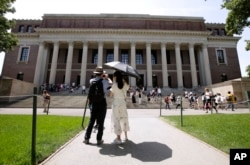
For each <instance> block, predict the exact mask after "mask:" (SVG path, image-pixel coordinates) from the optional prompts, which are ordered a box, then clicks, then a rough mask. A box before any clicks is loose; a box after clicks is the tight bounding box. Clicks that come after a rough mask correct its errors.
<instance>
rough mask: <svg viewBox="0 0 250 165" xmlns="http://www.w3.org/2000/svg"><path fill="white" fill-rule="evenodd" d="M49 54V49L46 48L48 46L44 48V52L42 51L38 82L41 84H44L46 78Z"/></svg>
mask: <svg viewBox="0 0 250 165" xmlns="http://www.w3.org/2000/svg"><path fill="white" fill-rule="evenodd" d="M49 54H50V49H49V48H48V46H46V45H45V47H44V51H43V59H42V60H43V61H42V69H41V75H42V77H40V82H41V83H45V82H46V81H45V80H46V77H47V74H48V72H47V68H48V63H49V58H48V56H49Z"/></svg>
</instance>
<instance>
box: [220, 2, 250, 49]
mask: <svg viewBox="0 0 250 165" xmlns="http://www.w3.org/2000/svg"><path fill="white" fill-rule="evenodd" d="M222 8H225V9H227V10H229V13H228V16H227V19H226V31H227V33H228V34H239V35H240V34H242V32H243V30H244V28H246V27H247V28H249V27H250V1H249V0H223V4H222ZM246 43H247V46H246V50H250V41H246Z"/></svg>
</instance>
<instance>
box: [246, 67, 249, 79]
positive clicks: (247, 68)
mask: <svg viewBox="0 0 250 165" xmlns="http://www.w3.org/2000/svg"><path fill="white" fill-rule="evenodd" d="M246 72H247V74H248V77H250V65H248V66H247V67H246Z"/></svg>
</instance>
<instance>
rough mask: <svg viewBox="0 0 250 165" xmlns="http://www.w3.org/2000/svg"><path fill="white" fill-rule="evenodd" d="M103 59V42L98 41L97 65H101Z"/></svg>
mask: <svg viewBox="0 0 250 165" xmlns="http://www.w3.org/2000/svg"><path fill="white" fill-rule="evenodd" d="M102 61H103V42H99V43H98V62H97V66H102Z"/></svg>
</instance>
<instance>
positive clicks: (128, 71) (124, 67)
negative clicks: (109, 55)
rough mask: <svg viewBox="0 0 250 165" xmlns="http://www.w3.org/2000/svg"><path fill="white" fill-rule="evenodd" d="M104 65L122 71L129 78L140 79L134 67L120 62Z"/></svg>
mask: <svg viewBox="0 0 250 165" xmlns="http://www.w3.org/2000/svg"><path fill="white" fill-rule="evenodd" d="M104 65H106V66H109V67H111V68H113V69H116V70H119V71H122V72H124V73H125V74H127V75H129V76H132V77H135V78H140V75H139V73H138V72H137V71H136V70H135V69H134V68H133V67H132V66H130V65H128V64H124V63H121V62H120V61H113V62H108V63H105V64H104Z"/></svg>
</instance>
